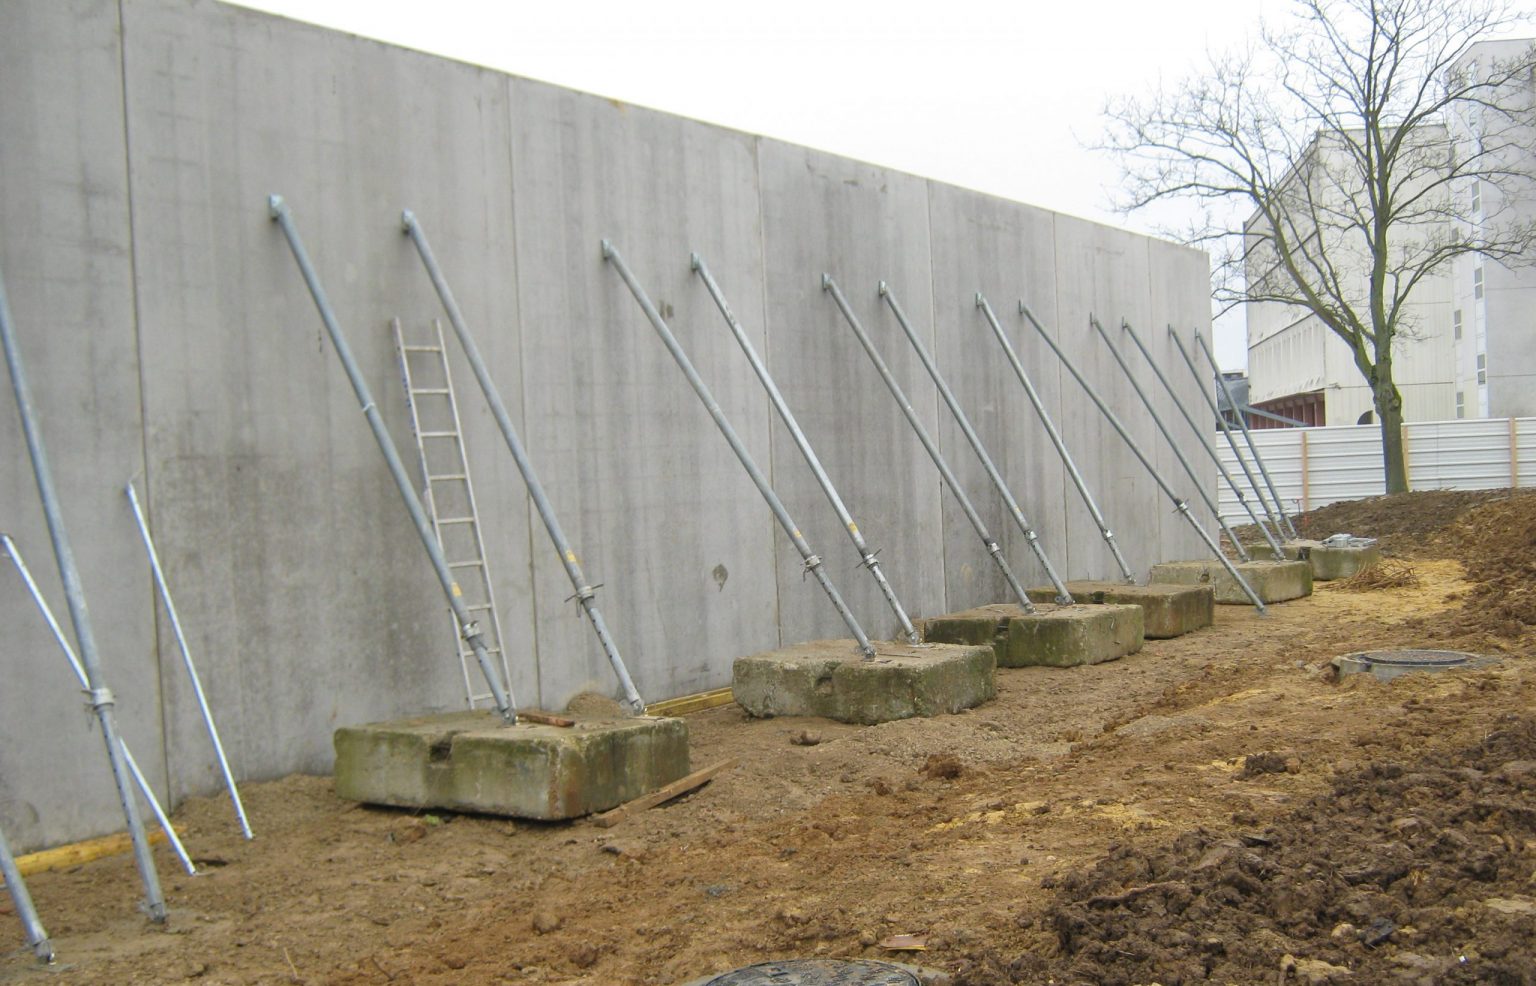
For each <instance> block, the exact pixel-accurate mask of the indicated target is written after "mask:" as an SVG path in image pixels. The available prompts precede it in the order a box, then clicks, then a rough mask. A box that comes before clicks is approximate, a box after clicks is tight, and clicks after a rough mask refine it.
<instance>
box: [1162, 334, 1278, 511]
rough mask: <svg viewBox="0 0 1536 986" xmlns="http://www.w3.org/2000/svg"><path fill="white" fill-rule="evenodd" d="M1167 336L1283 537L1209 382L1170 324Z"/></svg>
mask: <svg viewBox="0 0 1536 986" xmlns="http://www.w3.org/2000/svg"><path fill="white" fill-rule="evenodd" d="M1168 338H1169V339H1172V340H1173V346H1174V348H1175V349H1177V350H1178V353H1179V358H1180V359H1182V360H1183V361H1184V365H1185V366H1187V367H1189V375H1190V376H1192V377H1194V378H1195V383H1196V384H1198V385H1199V387H1198V389H1199V391H1200V396H1201V397H1203V398H1205V405H1206V407H1208V408H1209V409H1210V411H1211V414H1212V415H1213V416H1215V418H1216V426H1217V427H1218V428H1220V429H1221V434H1222V436H1223V437H1224V438H1226V440H1227V447H1228V448H1230V449H1231V450H1232V457H1233V458H1235V459H1237V464H1238V465H1239V466H1241V467H1242V469H1243V475H1244V476H1245V477H1247V479H1248V486H1249V488H1250V489H1252V490H1253V495H1254V496H1256V497H1258V498H1259V506H1260V507H1263V508H1264V513H1265V515H1266V516H1267V517H1269V522H1270V523H1271V524H1273V525H1274V528H1275V530H1276V532H1278V533H1279V534H1280V536H1281V537H1282V538H1283V537H1285V528H1284V527H1282V526H1281V521H1280V516H1279V514H1277V513H1276V512H1275V510H1274V508H1272V507H1271V506H1270V505H1269V498H1268V497H1267V496H1265V495H1264V489H1263V487H1261V486H1260V485H1259V480H1258V477H1257V476H1255V475H1254V474H1253V469H1252V468H1250V467H1249V465H1248V459H1247V457H1245V456H1244V455H1243V453H1242V452H1241V451H1240V450H1239V449H1238V447H1237V439H1235V438H1233V437H1232V428H1231V426H1230V425H1228V424H1227V417H1226V415H1224V414H1222V413H1221V408H1220V407H1218V406H1217V405H1216V398H1215V397H1212V396H1211V390H1210V382H1209V381H1208V380H1207V379H1206V378H1205V376H1204V374H1202V373H1201V372H1200V370H1199V368H1198V367H1196V366H1195V361H1194V360H1193V359H1191V358H1190V355H1189V350H1188V349H1186V348H1184V342H1183V340H1181V339H1180V338H1179V334H1178V333H1177V332H1175V331H1174V330H1173V326H1171V325H1170V326H1168Z"/></svg>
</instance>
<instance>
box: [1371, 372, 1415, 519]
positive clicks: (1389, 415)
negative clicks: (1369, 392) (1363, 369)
mask: <svg viewBox="0 0 1536 986" xmlns="http://www.w3.org/2000/svg"><path fill="white" fill-rule="evenodd" d="M1375 397H1376V420H1378V421H1380V422H1381V460H1382V467H1383V473H1384V475H1385V477H1386V482H1387V492H1388V493H1406V492H1408V460H1407V458H1406V457H1405V455H1404V452H1403V397H1402V395H1401V394H1399V393H1398V391H1397V387H1396V386H1395V385H1394V384H1393V383H1392V382H1391V381H1390V380H1388V381H1387V382H1386V383H1385V384H1380V383H1378V385H1377V386H1376V394H1375Z"/></svg>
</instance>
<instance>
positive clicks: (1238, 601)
mask: <svg viewBox="0 0 1536 986" xmlns="http://www.w3.org/2000/svg"><path fill="white" fill-rule="evenodd" d="M1233 567H1234V568H1236V569H1237V571H1238V573H1239V574H1241V575H1242V577H1243V578H1244V579H1245V580H1247V582H1248V585H1249V586H1251V587H1252V588H1253V591H1254V592H1255V593H1257V594H1258V597H1259V598H1260V599H1261V600H1263V601H1264V603H1265V604H1266V605H1267V604H1269V603H1283V602H1285V601H1286V600H1288V599H1300V598H1301V597H1302V596H1310V595H1312V566H1311V565H1309V564H1308V563H1306V562H1304V561H1243V562H1237V563H1236V564H1234V565H1233ZM1151 581H1153V582H1178V583H1182V584H1185V585H1209V586H1210V587H1211V588H1212V589H1214V590H1215V591H1216V602H1217V603H1218V604H1220V605H1223V606H1252V605H1253V600H1251V599H1249V598H1248V594H1247V593H1245V592H1243V590H1242V588H1241V587H1240V586H1239V585H1238V584H1237V582H1236V581H1235V580H1234V579H1233V578H1232V576H1231V575H1229V574H1227V570H1226V568H1225V566H1223V565H1222V564H1221V562H1219V561H1216V560H1215V559H1211V560H1209V561H1206V560H1199V561H1165V562H1159V563H1158V564H1156V565H1153V566H1152V578H1151Z"/></svg>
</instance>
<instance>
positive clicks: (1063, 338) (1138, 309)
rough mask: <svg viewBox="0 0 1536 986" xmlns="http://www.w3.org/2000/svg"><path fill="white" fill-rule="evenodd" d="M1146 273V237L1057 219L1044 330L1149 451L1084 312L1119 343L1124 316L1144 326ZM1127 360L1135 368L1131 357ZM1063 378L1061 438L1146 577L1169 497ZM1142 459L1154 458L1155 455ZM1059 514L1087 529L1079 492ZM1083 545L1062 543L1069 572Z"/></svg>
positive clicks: (1127, 390) (1143, 419) (1127, 395)
mask: <svg viewBox="0 0 1536 986" xmlns="http://www.w3.org/2000/svg"><path fill="white" fill-rule="evenodd" d="M1147 273H1148V271H1147V251H1146V240H1145V238H1144V237H1140V236H1135V235H1133V234H1130V233H1125V232H1122V231H1120V230H1116V229H1112V228H1110V227H1108V226H1101V225H1098V224H1096V223H1091V222H1088V221H1087V220H1084V219H1076V218H1073V217H1070V216H1058V217H1057V218H1056V324H1055V325H1051V324H1050V323H1048V322H1047V323H1045V325H1046V329H1047V330H1048V331H1050V332H1051V334H1052V338H1054V339H1055V340H1056V341H1057V344H1058V345H1060V346H1061V348H1062V351H1063V352H1065V353H1066V354H1067V356H1068V358H1069V359H1071V360H1072V362H1073V363H1074V365H1076V367H1077V368H1078V370H1079V372H1081V373H1082V374H1083V376H1084V377H1085V378H1086V379H1087V380H1088V382H1089V383H1091V384H1092V385H1093V387H1094V389H1095V390H1096V391H1097V393H1098V394H1099V396H1100V397H1101V398H1102V399H1103V400H1104V402H1105V403H1106V404H1107V405H1109V407H1110V408H1111V409H1112V410H1114V412H1115V414H1116V416H1117V417H1118V418H1119V419H1120V420H1121V422H1122V423H1123V424H1124V425H1125V426H1126V428H1127V430H1128V431H1129V432H1130V433H1131V435H1132V436H1133V438H1134V440H1135V441H1136V442H1137V444H1138V446H1139V447H1140V448H1141V449H1143V450H1144V451H1148V450H1153V449H1155V448H1156V445H1155V443H1156V442H1161V441H1162V438H1161V436H1159V435H1158V434H1157V432H1156V428H1155V426H1154V425H1153V424H1152V421H1151V420H1150V418H1148V416H1147V414H1146V412H1145V411H1144V410H1143V409H1142V405H1141V402H1140V399H1139V398H1138V397H1137V396H1136V393H1135V391H1134V390H1133V389H1132V387H1131V385H1130V383H1129V382H1128V381H1127V379H1126V377H1125V374H1124V373H1122V372H1121V370H1120V368H1119V367H1118V366H1117V365H1116V364H1115V361H1114V357H1113V356H1112V355H1111V354H1110V353H1109V351H1108V350H1107V349H1106V348H1105V346H1104V343H1103V342H1102V341H1101V340H1100V339H1099V337H1098V334H1097V333H1096V332H1095V331H1094V330H1093V329H1092V328H1091V327H1090V326H1089V323H1088V317H1089V315H1095V316H1097V317H1098V319H1099V321H1100V322H1101V323H1103V325H1104V327H1105V329H1107V330H1108V331H1109V333H1110V338H1111V339H1115V340H1116V341H1117V342H1118V336H1120V335H1121V332H1120V320H1121V319H1122V318H1125V319H1128V320H1129V321H1131V322H1132V324H1137V325H1141V324H1145V323H1146V318H1145V317H1144V316H1145V313H1146V311H1147V308H1148V305H1149V299H1148V289H1147ZM1025 300H1026V302H1028V299H1025ZM1038 314H1039V313H1038V312H1037V315H1038ZM1043 321H1044V318H1043V317H1042V322H1043ZM1128 362H1130V365H1131V366H1132V367H1133V368H1134V367H1135V366H1136V363H1135V362H1134V361H1130V360H1128ZM1151 376H1152V375H1151V372H1150V371H1143V372H1141V373H1138V376H1137V379H1138V381H1141V380H1143V377H1144V378H1145V382H1144V383H1143V386H1144V387H1146V386H1147V385H1148V384H1154V383H1155V381H1153V380H1152V379H1151ZM1062 381H1063V382H1062V387H1063V388H1064V389H1063V391H1062V394H1063V396H1062V414H1061V420H1060V422H1058V424H1059V426H1060V428H1061V430H1062V435H1063V438H1064V439H1065V441H1066V443H1067V445H1068V447H1069V448H1072V449H1074V450H1077V449H1081V450H1082V452H1081V454H1079V455H1078V456H1077V464H1078V468H1079V469H1081V470H1082V471H1083V474H1084V476H1085V477H1086V478H1087V480H1088V483H1089V486H1090V487H1091V488H1092V489H1093V490H1094V493H1095V496H1096V497H1097V498H1098V502H1099V508H1100V509H1101V510H1102V511H1103V513H1104V515H1105V517H1106V519H1108V520H1109V521H1110V523H1111V525H1112V529H1113V530H1115V532H1116V540H1117V541H1119V542H1120V548H1121V551H1122V552H1124V554H1125V557H1126V561H1127V562H1128V563H1129V564H1130V566H1131V570H1132V571H1133V572H1134V573H1136V574H1137V576H1138V577H1141V578H1145V576H1146V572H1147V570H1148V569H1149V568H1150V567H1151V565H1152V564H1153V563H1154V562H1157V561H1161V560H1163V559H1162V558H1161V557H1160V555H1161V545H1160V543H1159V540H1160V537H1159V531H1160V528H1159V519H1160V518H1159V515H1160V514H1162V513H1164V512H1166V511H1167V509H1168V504H1167V501H1166V500H1165V499H1163V498H1162V494H1161V493H1160V492H1159V490H1158V488H1157V486H1156V484H1155V483H1154V482H1153V480H1152V478H1151V477H1150V476H1149V475H1148V474H1147V472H1146V470H1144V469H1143V468H1142V466H1141V464H1140V463H1139V462H1137V461H1136V458H1135V456H1134V455H1133V454H1132V452H1131V451H1130V449H1128V448H1127V447H1126V445H1125V443H1124V442H1123V441H1121V439H1120V438H1119V436H1117V435H1116V434H1115V431H1114V429H1113V428H1112V427H1111V426H1110V424H1109V422H1108V421H1106V420H1105V419H1104V417H1103V415H1101V414H1100V413H1099V411H1098V409H1097V408H1095V407H1094V406H1093V403H1092V401H1090V400H1089V398H1088V396H1087V394H1085V393H1084V392H1083V390H1082V388H1080V387H1079V386H1078V385H1077V382H1076V381H1074V380H1072V379H1071V377H1070V375H1068V374H1066V373H1065V371H1063V375H1062ZM1148 392H1149V393H1150V390H1149V391H1148ZM1149 458H1151V459H1152V460H1153V461H1154V462H1156V461H1158V460H1157V459H1156V457H1155V455H1149ZM1180 486H1187V484H1175V488H1179V487H1180ZM1189 495H1190V496H1193V493H1192V492H1191V493H1190V494H1189ZM1066 512H1067V524H1068V528H1069V529H1070V530H1074V531H1078V530H1084V529H1087V530H1090V531H1091V530H1093V529H1094V528H1093V518H1092V516H1091V515H1090V514H1089V513H1088V508H1087V507H1086V506H1084V505H1083V503H1082V501H1081V499H1078V498H1072V499H1069V500H1068V501H1067V511H1066ZM1088 545H1089V541H1088V540H1087V539H1083V538H1074V539H1073V541H1072V544H1071V545H1070V546H1069V553H1070V554H1069V557H1071V558H1072V559H1073V560H1072V563H1071V566H1070V567H1071V568H1072V569H1073V570H1077V569H1078V568H1079V565H1078V563H1077V561H1078V558H1079V555H1078V554H1077V552H1079V551H1080V550H1081V548H1080V547H1079V546H1088ZM1091 550H1092V552H1093V553H1094V557H1095V558H1099V557H1100V556H1099V554H1098V551H1099V549H1098V547H1097V546H1093V547H1092V548H1091Z"/></svg>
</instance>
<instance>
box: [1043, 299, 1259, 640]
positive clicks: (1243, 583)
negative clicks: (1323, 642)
mask: <svg viewBox="0 0 1536 986" xmlns="http://www.w3.org/2000/svg"><path fill="white" fill-rule="evenodd" d="M1019 314H1020V315H1023V316H1024V317H1025V318H1026V319H1028V320H1029V324H1030V325H1032V326H1034V327H1035V331H1036V332H1038V333H1040V338H1042V339H1044V340H1045V344H1046V345H1047V346H1050V347H1051V352H1053V353H1055V354H1056V358H1057V359H1059V360H1061V365H1062V366H1063V367H1065V368H1066V370H1067V372H1068V373H1070V374H1071V375H1072V379H1074V380H1076V381H1077V383H1078V386H1080V387H1082V388H1083V392H1084V393H1086V394H1087V395H1088V399H1089V400H1091V401H1093V404H1094V406H1095V407H1097V408H1098V409H1099V413H1100V414H1102V415H1104V420H1106V421H1108V422H1109V425H1110V427H1111V428H1113V429H1115V433H1116V434H1118V435H1119V436H1120V438H1121V440H1122V441H1124V442H1125V444H1126V447H1127V448H1129V449H1130V450H1131V454H1132V455H1134V456H1136V460H1137V461H1138V462H1140V463H1141V464H1142V467H1143V468H1145V469H1146V470H1147V473H1148V475H1150V476H1151V477H1152V481H1153V482H1154V483H1156V484H1157V486H1158V488H1159V489H1161V490H1162V491H1163V493H1164V494H1165V495H1166V496H1167V497H1168V499H1169V500H1172V501H1173V508H1174V510H1175V511H1177V512H1178V513H1179V514H1182V515H1183V517H1184V519H1185V520H1186V521H1188V522H1189V526H1190V527H1192V528H1194V531H1195V534H1196V535H1197V536H1198V537H1199V538H1200V540H1201V541H1204V542H1205V546H1206V547H1207V548H1209V549H1210V551H1211V554H1212V555H1214V556H1215V557H1216V560H1217V561H1219V562H1221V564H1222V567H1224V568H1225V569H1226V570H1227V574H1228V575H1230V576H1232V578H1233V580H1234V581H1236V582H1237V584H1238V585H1239V586H1240V587H1241V588H1242V590H1243V594H1244V595H1245V596H1247V597H1248V598H1249V599H1250V600H1251V601H1252V602H1253V606H1254V608H1255V609H1257V610H1258V611H1259V612H1260V613H1263V612H1266V610H1265V608H1264V600H1262V599H1260V598H1259V597H1258V595H1257V594H1256V593H1255V592H1254V591H1253V587H1252V586H1250V585H1249V584H1248V580H1247V579H1245V578H1243V576H1242V573H1240V572H1239V571H1238V570H1237V569H1236V568H1235V567H1233V565H1232V562H1231V560H1230V559H1228V558H1227V556H1226V555H1225V554H1223V553H1222V551H1221V548H1220V546H1218V545H1217V544H1216V542H1215V540H1213V539H1212V538H1211V535H1210V534H1209V533H1208V532H1207V531H1206V529H1205V528H1203V527H1201V526H1200V522H1199V521H1198V520H1196V519H1195V517H1194V515H1193V514H1192V513H1190V512H1189V504H1188V503H1186V502H1185V501H1184V498H1183V497H1181V496H1179V494H1178V493H1176V492H1174V489H1173V487H1172V486H1169V485H1168V481H1167V480H1166V479H1164V478H1163V475H1162V473H1160V472H1158V471H1157V467H1156V466H1154V465H1153V464H1152V460H1150V459H1148V458H1147V454H1146V453H1145V452H1143V451H1142V450H1141V446H1139V445H1137V444H1136V440H1135V439H1134V438H1132V437H1131V433H1130V432H1129V431H1127V430H1126V427H1125V425H1123V424H1121V422H1120V419H1119V417H1117V416H1116V415H1115V412H1114V411H1111V410H1110V409H1109V405H1107V404H1105V403H1104V401H1103V399H1102V398H1100V397H1099V395H1098V393H1097V392H1095V391H1094V389H1093V387H1092V386H1091V385H1090V384H1089V383H1088V381H1087V380H1086V379H1084V378H1083V375H1082V374H1081V373H1079V372H1078V370H1077V367H1076V366H1074V365H1072V361H1071V360H1069V359H1067V354H1066V353H1063V352H1062V351H1061V347H1060V346H1058V345H1056V340H1054V339H1052V338H1051V337H1050V335H1048V334H1047V333H1046V331H1045V326H1043V325H1041V324H1040V320H1039V319H1037V318H1035V314H1034V312H1031V311H1030V310H1029V306H1027V305H1025V304H1024V302H1023V301H1020V302H1019ZM1089 319H1090V321H1093V316H1091V315H1090V316H1089ZM1095 324H1096V323H1095Z"/></svg>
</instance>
